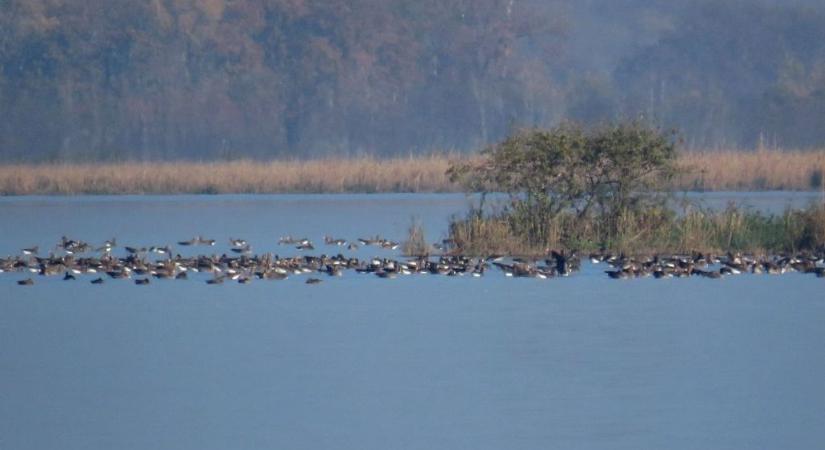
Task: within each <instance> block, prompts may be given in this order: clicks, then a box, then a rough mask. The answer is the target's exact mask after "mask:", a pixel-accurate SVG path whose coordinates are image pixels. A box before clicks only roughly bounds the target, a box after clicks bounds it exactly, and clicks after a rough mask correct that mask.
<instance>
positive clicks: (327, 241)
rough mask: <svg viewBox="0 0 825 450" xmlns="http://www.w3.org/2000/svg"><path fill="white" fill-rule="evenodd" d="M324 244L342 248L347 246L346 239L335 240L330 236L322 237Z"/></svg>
mask: <svg viewBox="0 0 825 450" xmlns="http://www.w3.org/2000/svg"><path fill="white" fill-rule="evenodd" d="M324 244H326V245H337V246H339V247H343V246H345V245H347V240H346V239H335V238H333V237H332V236H324Z"/></svg>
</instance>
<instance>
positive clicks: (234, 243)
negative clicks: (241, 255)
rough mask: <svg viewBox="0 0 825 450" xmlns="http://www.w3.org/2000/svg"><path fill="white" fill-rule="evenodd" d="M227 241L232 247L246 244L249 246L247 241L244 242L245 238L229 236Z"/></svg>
mask: <svg viewBox="0 0 825 450" xmlns="http://www.w3.org/2000/svg"><path fill="white" fill-rule="evenodd" d="M229 243H230V244H231V245H232V246H233V247H247V246H249V243H248V242H246V239H233V238H229Z"/></svg>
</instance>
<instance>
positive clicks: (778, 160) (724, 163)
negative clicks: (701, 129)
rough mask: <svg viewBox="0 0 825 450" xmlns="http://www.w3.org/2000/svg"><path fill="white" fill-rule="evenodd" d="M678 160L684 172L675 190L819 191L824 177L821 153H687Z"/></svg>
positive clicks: (824, 154) (823, 151) (767, 151)
mask: <svg viewBox="0 0 825 450" xmlns="http://www.w3.org/2000/svg"><path fill="white" fill-rule="evenodd" d="M679 160H680V163H681V165H682V166H683V167H685V168H686V169H688V172H687V173H686V174H685V175H683V176H681V177H680V179H679V180H678V182H677V187H678V188H679V189H689V190H690V189H700V190H701V189H704V190H712V191H741V190H754V191H760V190H797V191H803V190H820V189H822V188H823V178H825V150H817V151H807V152H802V151H777V150H772V151H769V150H761V151H756V152H743V151H717V152H696V153H694V152H689V153H683V154H682V155H681V156H680V158H679Z"/></svg>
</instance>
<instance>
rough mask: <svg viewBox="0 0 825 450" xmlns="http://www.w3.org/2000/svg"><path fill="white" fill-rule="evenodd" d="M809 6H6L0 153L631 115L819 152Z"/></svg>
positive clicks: (813, 11) (448, 140)
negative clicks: (817, 148)
mask: <svg viewBox="0 0 825 450" xmlns="http://www.w3.org/2000/svg"><path fill="white" fill-rule="evenodd" d="M817 3H818V2H815V1H810V2H802V1H797V2H758V1H722V0H716V1H704V2H688V1H664V0H628V1H609V0H590V1H582V2H567V1H560V0H559V1H541V0H472V1H470V0H437V1H436V0H349V1H344V0H245V1H232V0H0V114H1V116H0V156H2V159H3V161H78V160H81V161H97V160H160V159H207V160H208V159H232V158H241V157H245V158H262V159H268V158H283V157H315V156H323V155H332V154H334V155H339V156H345V155H359V154H370V155H399V154H409V153H419V152H420V153H427V152H431V151H434V150H469V149H475V148H478V147H480V146H482V145H484V144H486V143H489V142H492V141H494V140H497V139H500V138H501V137H502V136H504V135H505V134H506V133H507V132H508V131H509V130H510V129H512V128H514V127H519V126H531V125H552V124H555V123H558V122H560V121H562V120H565V119H573V120H578V121H583V122H590V123H592V122H598V121H602V120H608V119H615V118H622V117H638V116H640V115H641V116H644V117H646V118H647V119H649V120H652V121H654V122H657V123H660V124H662V125H664V126H668V127H671V126H672V127H677V128H679V129H680V130H682V132H683V134H684V136H685V138H686V142H687V143H688V144H689V145H692V146H695V147H705V148H713V147H723V146H724V147H751V146H754V145H756V144H758V143H759V142H760V141H761V142H763V143H770V144H772V145H773V144H774V143H775V144H776V145H778V146H784V147H814V146H822V145H825V128H823V127H822V126H821V125H820V124H822V123H825V14H824V13H823V9H825V8H823V7H819V6H817Z"/></svg>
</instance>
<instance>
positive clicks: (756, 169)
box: [0, 150, 825, 195]
mask: <svg viewBox="0 0 825 450" xmlns="http://www.w3.org/2000/svg"><path fill="white" fill-rule="evenodd" d="M456 159H457V158H456V157H450V156H441V155H439V156H422V157H410V158H394V159H375V158H356V159H319V160H308V161H272V162H258V161H233V162H212V163H194V162H169V163H117V164H16V165H0V195H44V194H62V195H72V194H178V193H189V194H219V193H291V192H304V193H310V192H319V193H320V192H325V193H327V192H328V193H339V192H457V191H460V190H461V188H460V186H457V185H455V184H453V183H451V182H450V180H449V179H448V177H447V176H446V175H445V172H446V170H447V168H448V167H449V166H450V163H451V162H452V161H455V160H456ZM680 162H681V163H682V165H683V166H684V167H686V168H688V169H689V172H688V173H686V174H685V175H682V176H680V177H679V179H678V180H677V183H676V184H677V185H676V186H675V187H676V188H678V189H704V190H783V189H784V190H812V189H821V188H822V187H821V186H822V180H823V174H825V150H823V151H813V152H791V151H784V152H780V151H759V152H738V151H724V152H713V153H711V152H704V153H685V154H683V155H682V156H681V157H680Z"/></svg>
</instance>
